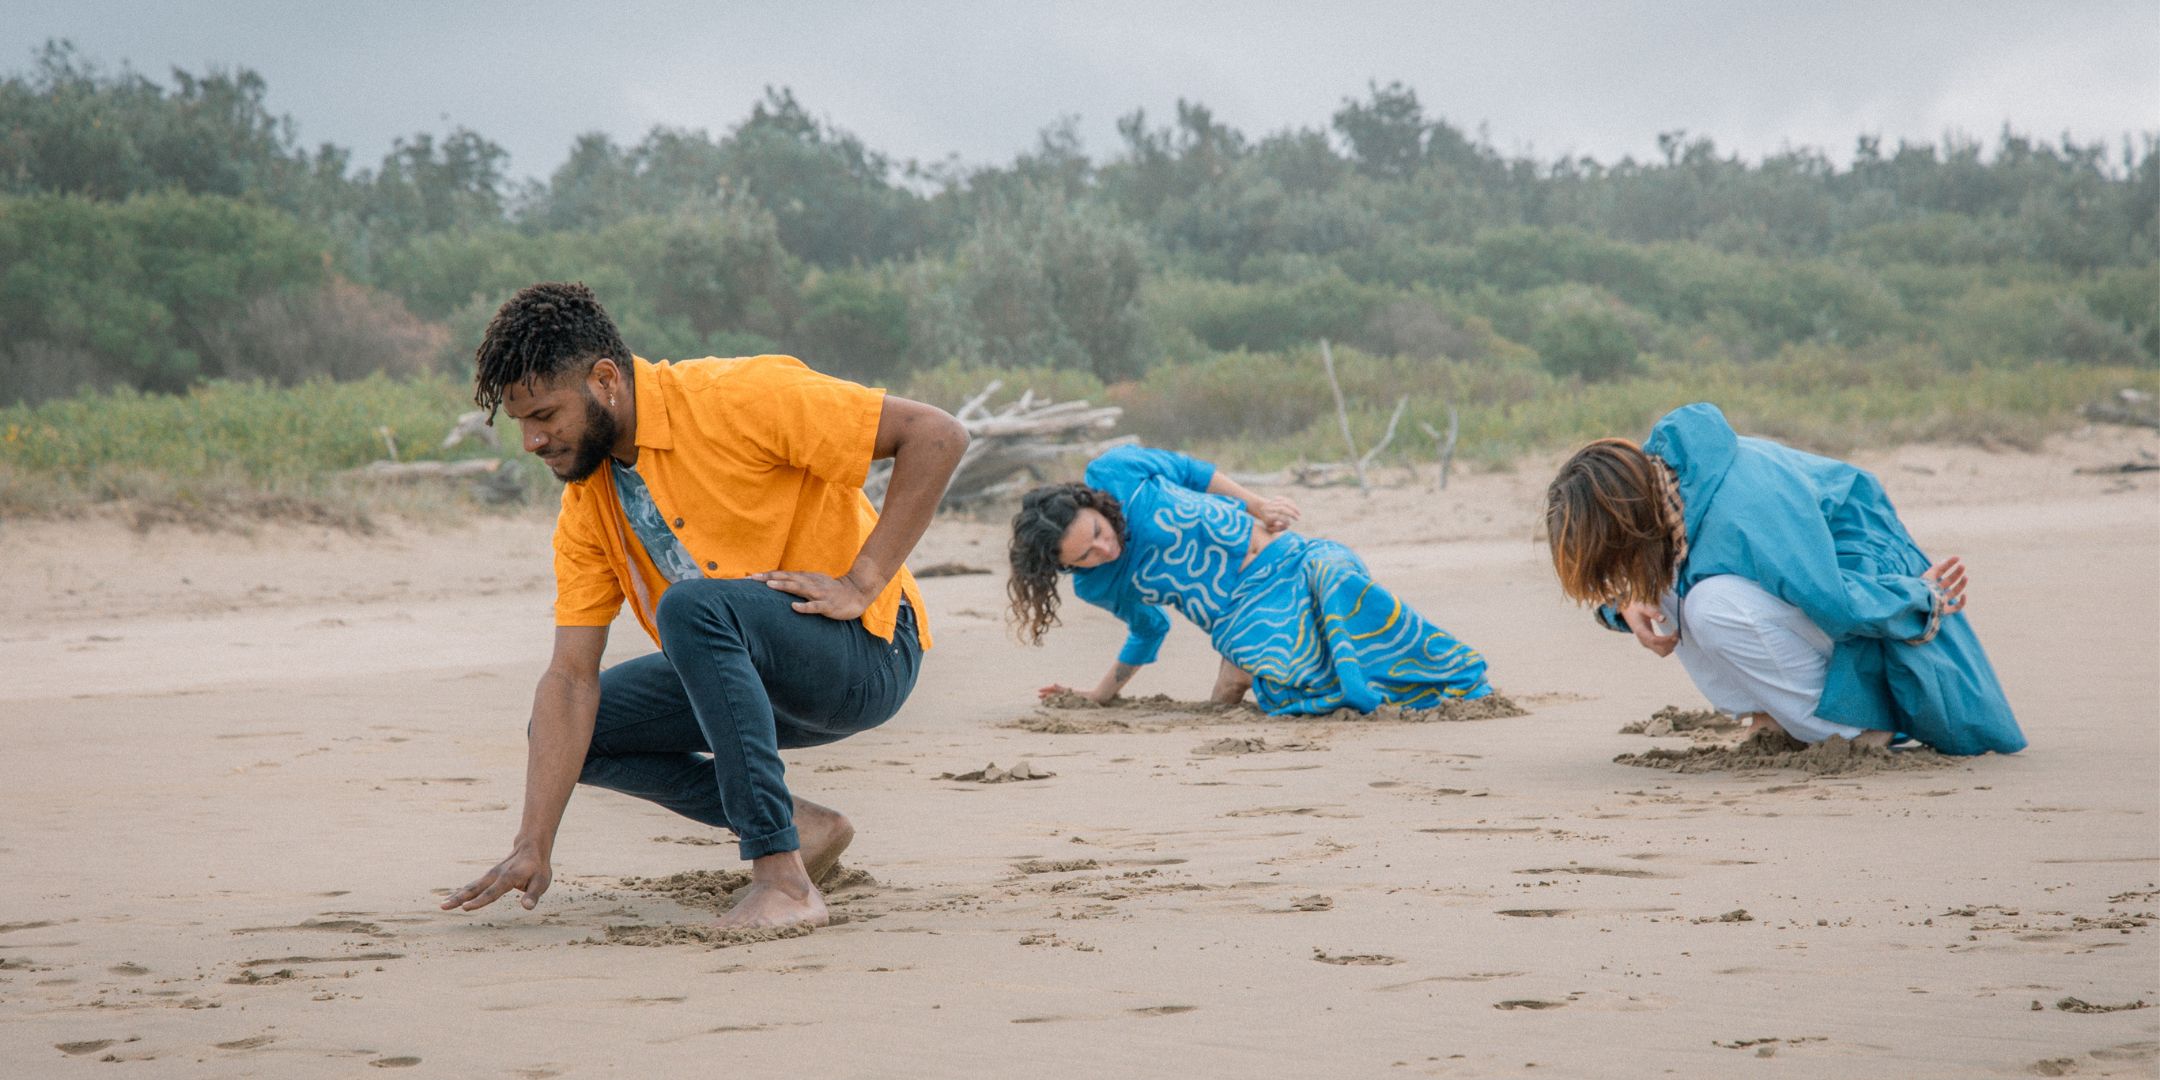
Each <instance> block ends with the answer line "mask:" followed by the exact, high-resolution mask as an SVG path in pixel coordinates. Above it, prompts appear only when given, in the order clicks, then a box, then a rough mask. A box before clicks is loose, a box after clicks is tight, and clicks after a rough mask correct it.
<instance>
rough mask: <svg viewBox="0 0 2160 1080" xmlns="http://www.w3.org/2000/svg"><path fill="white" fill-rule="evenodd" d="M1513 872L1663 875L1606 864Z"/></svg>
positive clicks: (1544, 874) (1626, 875)
mask: <svg viewBox="0 0 2160 1080" xmlns="http://www.w3.org/2000/svg"><path fill="white" fill-rule="evenodd" d="M1515 872H1516V873H1518V874H1533V875H1536V876H1539V877H1544V876H1547V875H1550V874H1589V875H1592V876H1595V877H1623V878H1654V877H1663V876H1664V875H1663V874H1653V873H1651V872H1650V871H1648V870H1616V869H1613V868H1612V867H1608V866H1547V867H1544V868H1541V869H1535V870H1517V871H1515Z"/></svg>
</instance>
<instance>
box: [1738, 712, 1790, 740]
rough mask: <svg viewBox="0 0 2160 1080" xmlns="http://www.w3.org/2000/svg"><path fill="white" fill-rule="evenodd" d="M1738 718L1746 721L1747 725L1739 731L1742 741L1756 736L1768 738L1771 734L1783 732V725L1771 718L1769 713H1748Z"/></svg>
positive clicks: (1781, 733)
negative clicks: (1744, 729)
mask: <svg viewBox="0 0 2160 1080" xmlns="http://www.w3.org/2000/svg"><path fill="white" fill-rule="evenodd" d="M1740 719H1742V720H1745V721H1747V725H1748V727H1747V730H1746V731H1743V732H1741V733H1740V738H1741V739H1742V740H1743V741H1745V740H1748V739H1753V738H1756V737H1758V736H1760V737H1763V738H1769V737H1770V736H1772V735H1783V734H1785V728H1784V725H1782V724H1779V723H1778V722H1777V721H1776V720H1773V719H1771V718H1770V714H1769V713H1759V712H1757V713H1749V714H1747V715H1746V716H1743V717H1741V718H1740Z"/></svg>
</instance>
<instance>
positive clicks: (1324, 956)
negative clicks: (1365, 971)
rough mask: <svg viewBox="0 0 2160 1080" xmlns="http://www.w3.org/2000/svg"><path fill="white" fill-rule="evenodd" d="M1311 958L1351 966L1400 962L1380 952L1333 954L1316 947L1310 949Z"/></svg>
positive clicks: (1385, 964)
mask: <svg viewBox="0 0 2160 1080" xmlns="http://www.w3.org/2000/svg"><path fill="white" fill-rule="evenodd" d="M1312 958H1313V959H1315V960H1318V961H1320V962H1321V963H1323V964H1341V965H1347V966H1351V967H1388V966H1390V965H1393V964H1400V963H1402V961H1401V960H1399V959H1397V958H1395V957H1392V956H1385V955H1382V954H1380V953H1345V954H1343V955H1341V956H1333V955H1330V954H1329V953H1328V952H1327V951H1326V950H1324V949H1318V948H1316V949H1314V950H1313V951H1312Z"/></svg>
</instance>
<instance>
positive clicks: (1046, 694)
mask: <svg viewBox="0 0 2160 1080" xmlns="http://www.w3.org/2000/svg"><path fill="white" fill-rule="evenodd" d="M1060 694H1074V695H1077V696H1079V697H1084V698H1086V699H1088V700H1089V701H1092V702H1094V703H1095V704H1097V705H1101V704H1103V699H1102V698H1101V697H1098V696H1096V693H1095V691H1093V690H1076V689H1074V688H1072V687H1070V686H1067V685H1065V684H1064V683H1051V684H1050V685H1048V686H1045V687H1042V688H1041V689H1038V690H1036V691H1035V700H1037V701H1048V700H1050V699H1051V698H1054V697H1057V696H1058V695H1060Z"/></svg>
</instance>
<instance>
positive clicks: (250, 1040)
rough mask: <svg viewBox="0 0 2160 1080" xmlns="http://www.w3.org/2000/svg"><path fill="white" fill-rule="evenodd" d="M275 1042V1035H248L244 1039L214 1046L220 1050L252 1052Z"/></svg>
mask: <svg viewBox="0 0 2160 1080" xmlns="http://www.w3.org/2000/svg"><path fill="white" fill-rule="evenodd" d="M276 1041H277V1036H275V1035H250V1036H248V1037H247V1038H245V1039H234V1040H233V1041H231V1042H221V1043H217V1044H216V1046H217V1048H218V1049H220V1050H253V1049H255V1048H257V1047H262V1046H268V1045H270V1044H271V1043H274V1042H276Z"/></svg>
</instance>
